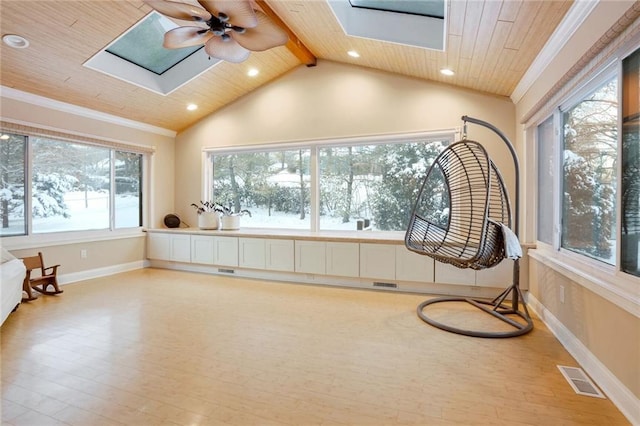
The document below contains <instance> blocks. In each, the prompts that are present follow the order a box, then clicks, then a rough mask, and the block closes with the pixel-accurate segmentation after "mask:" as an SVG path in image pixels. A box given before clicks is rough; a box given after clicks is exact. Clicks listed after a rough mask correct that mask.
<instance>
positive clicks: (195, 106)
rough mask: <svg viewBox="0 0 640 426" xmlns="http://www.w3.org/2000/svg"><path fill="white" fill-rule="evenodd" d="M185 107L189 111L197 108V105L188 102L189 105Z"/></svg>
mask: <svg viewBox="0 0 640 426" xmlns="http://www.w3.org/2000/svg"><path fill="white" fill-rule="evenodd" d="M187 109H188V110H189V111H195V110H197V109H198V105H196V104H189V105H187Z"/></svg>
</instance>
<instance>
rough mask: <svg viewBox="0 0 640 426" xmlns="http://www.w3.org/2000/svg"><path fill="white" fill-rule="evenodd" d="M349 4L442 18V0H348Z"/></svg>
mask: <svg viewBox="0 0 640 426" xmlns="http://www.w3.org/2000/svg"><path fill="white" fill-rule="evenodd" d="M349 3H351V6H353V7H362V8H365V9H375V10H382V11H386V12H398V13H409V14H412V15H421V16H431V17H433V18H440V19H443V18H444V0H426V1H424V0H423V1H420V0H414V1H397V0H349Z"/></svg>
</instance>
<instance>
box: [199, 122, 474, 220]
mask: <svg viewBox="0 0 640 426" xmlns="http://www.w3.org/2000/svg"><path fill="white" fill-rule="evenodd" d="M461 137H462V133H461V129H460V128H448V129H441V130H434V131H422V132H405V133H393V134H385V135H370V136H357V137H345V138H328V139H320V140H309V141H293V142H290V143H273V144H258V145H239V146H233V147H211V148H203V150H202V163H203V168H202V170H203V176H202V197H203V198H202V199H203V200H210V199H213V160H212V156H214V155H224V154H237V153H250V152H272V151H282V150H297V149H309V150H310V153H311V157H310V160H309V161H310V164H309V172H310V180H311V185H310V188H309V190H310V203H311V205H310V213H309V214H310V216H311V217H310V228H311V229H309V230H306V229H305V230H302V229H298V231H300V232H318V231H320V230H321V229H320V215H319V200H320V158H319V151H320V149H322V148H333V147H345V146H357V145H376V144H392V143H394V144H402V143H415V142H420V141H430V140H431V141H435V140H443V141H446V143H447V144H451V143H453V142H455V141H456V140H460V138H461ZM269 229H272V230H274V231H276V232H277V231H278V230H284V229H287V230H288V228H269ZM322 231H323V232H325V231H326V232H335V231H332V230H328V229H327V230H322ZM340 232H358V231H356V230H355V229H354V230H353V231H340ZM376 232H389V233H393V232H398V231H376Z"/></svg>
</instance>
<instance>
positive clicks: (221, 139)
mask: <svg viewBox="0 0 640 426" xmlns="http://www.w3.org/2000/svg"><path fill="white" fill-rule="evenodd" d="M463 115H469V116H472V117H475V118H478V119H481V120H485V121H488V122H491V123H492V124H493V125H495V126H496V127H498V128H499V129H501V130H502V132H504V133H505V134H506V135H507V137H509V138H513V137H514V136H515V135H514V129H515V125H514V124H515V108H514V105H513V103H512V102H511V101H510V100H509V99H508V98H504V97H496V96H489V95H483V94H479V93H476V92H472V91H467V90H462V89H456V88H453V87H452V86H447V85H443V84H436V83H428V82H425V81H422V80H417V79H412V78H408V77H400V76H397V75H393V74H389V73H384V72H379V71H374V70H370V69H367V68H360V67H355V66H350V65H343V64H338V63H334V62H327V61H319V62H318V65H317V66H316V67H313V68H307V67H303V66H301V67H299V68H297V69H295V70H293V71H292V72H290V73H288V74H286V75H285V76H283V77H281V78H280V79H278V80H276V81H275V82H273V83H271V84H269V85H267V86H265V87H262V88H260V89H258V90H256V91H254V92H253V93H250V94H249V95H247V96H245V97H243V98H241V99H240V100H238V101H236V102H235V103H233V104H231V105H229V106H227V107H226V108H224V109H223V110H221V111H219V112H216V113H215V114H213V115H210V116H208V117H206V118H204V119H203V120H201V121H200V122H198V123H197V124H196V125H194V126H192V127H190V128H188V129H186V130H184V131H183V132H181V133H180V134H178V136H177V139H176V210H177V211H178V213H179V215H180V217H183V218H186V219H185V220H186V221H187V222H188V223H195V222H196V215H195V212H194V211H193V209H190V208H189V205H190V204H191V203H193V202H195V201H197V200H199V199H200V197H201V193H202V187H201V158H202V149H203V148H205V147H227V146H240V145H255V144H269V143H283V142H297V141H305V140H318V139H332V138H334V139H335V138H347V137H355V136H365V135H380V134H389V133H402V132H418V131H431V130H439V129H446V128H455V127H460V126H461V124H462V122H461V120H460V118H461V117H462V116H463ZM468 129H469V138H470V139H476V140H478V141H480V142H482V143H484V144H486V145H487V147H488V149H489V151H490V154H491V155H492V157H493V158H494V160H495V161H496V163H497V164H498V167H500V169H501V170H502V171H503V174H504V175H505V179H506V180H507V182H511V183H512V181H513V171H512V168H513V166H512V163H511V160H510V159H509V158H510V157H508V151H507V150H506V148H505V147H504V145H503V143H502V142H501V141H500V140H499V139H498V138H497V136H495V135H494V134H493V133H492V132H491V131H489V130H487V129H484V128H481V127H478V126H473V125H470V126H469V128H468Z"/></svg>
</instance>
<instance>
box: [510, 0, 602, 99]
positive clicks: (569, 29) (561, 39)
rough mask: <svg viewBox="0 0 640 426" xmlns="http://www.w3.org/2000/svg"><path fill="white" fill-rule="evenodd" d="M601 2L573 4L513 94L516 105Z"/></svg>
mask: <svg viewBox="0 0 640 426" xmlns="http://www.w3.org/2000/svg"><path fill="white" fill-rule="evenodd" d="M599 1H600V0H577V1H575V2H574V3H573V5H572V6H571V8H570V9H569V11H568V12H567V14H566V15H565V17H564V18H563V19H562V21H561V22H560V25H558V27H557V28H556V30H555V31H554V32H553V34H551V37H549V40H547V43H546V44H545V45H544V47H543V48H542V50H541V51H540V53H538V56H536V58H535V59H534V60H533V63H532V64H531V66H530V67H529V69H528V70H527V72H525V74H524V76H523V77H522V79H520V82H519V83H518V85H517V86H516V88H515V89H514V90H513V93H511V100H512V101H513V103H514V104H517V103H518V102H520V100H521V99H522V97H523V96H524V95H525V93H527V90H529V89H530V88H531V86H532V85H533V83H534V81H536V80H537V79H538V78H539V77H540V76H541V75H542V72H543V71H544V70H545V69H546V68H547V67H548V66H549V64H550V63H551V61H553V59H555V57H556V56H557V55H558V52H560V50H561V49H562V48H563V47H564V45H565V44H566V43H567V41H569V39H570V38H571V36H573V34H574V33H575V32H576V30H577V29H578V28H579V27H580V26H581V25H582V23H583V22H584V21H585V19H587V17H588V16H589V15H590V14H591V12H592V11H593V9H594V8H595V7H596V6H597V5H598V3H599Z"/></svg>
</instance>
